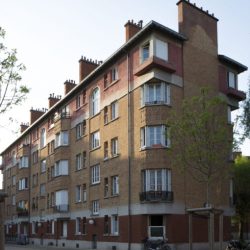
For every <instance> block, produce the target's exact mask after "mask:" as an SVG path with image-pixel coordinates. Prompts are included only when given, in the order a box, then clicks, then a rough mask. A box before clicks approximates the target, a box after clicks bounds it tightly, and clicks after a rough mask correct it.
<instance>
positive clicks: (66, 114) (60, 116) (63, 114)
mask: <svg viewBox="0 0 250 250" xmlns="http://www.w3.org/2000/svg"><path fill="white" fill-rule="evenodd" d="M64 118H67V119H68V118H70V113H69V112H61V113H59V114H56V115H55V117H54V122H57V121H58V120H60V119H64Z"/></svg>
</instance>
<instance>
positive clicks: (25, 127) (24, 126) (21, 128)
mask: <svg viewBox="0 0 250 250" xmlns="http://www.w3.org/2000/svg"><path fill="white" fill-rule="evenodd" d="M28 127H29V124H28V123H21V124H20V132H21V133H23V132H24V131H25V130H26V129H27V128H28Z"/></svg>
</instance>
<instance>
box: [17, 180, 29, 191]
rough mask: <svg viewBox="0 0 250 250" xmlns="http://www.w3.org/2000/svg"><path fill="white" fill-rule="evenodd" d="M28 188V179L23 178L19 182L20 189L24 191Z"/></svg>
mask: <svg viewBox="0 0 250 250" xmlns="http://www.w3.org/2000/svg"><path fill="white" fill-rule="evenodd" d="M27 188H28V178H22V179H20V180H19V182H18V189H19V190H24V189H27Z"/></svg>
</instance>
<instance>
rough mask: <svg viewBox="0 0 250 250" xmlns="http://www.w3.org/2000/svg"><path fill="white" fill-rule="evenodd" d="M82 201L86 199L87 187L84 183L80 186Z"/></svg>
mask: <svg viewBox="0 0 250 250" xmlns="http://www.w3.org/2000/svg"><path fill="white" fill-rule="evenodd" d="M82 201H83V202H86V201H87V187H86V185H85V186H84V185H83V187H82Z"/></svg>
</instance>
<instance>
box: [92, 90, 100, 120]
mask: <svg viewBox="0 0 250 250" xmlns="http://www.w3.org/2000/svg"><path fill="white" fill-rule="evenodd" d="M90 98H91V100H90V103H91V114H92V116H94V115H96V114H98V113H99V112H100V89H99V88H95V89H94V90H93V92H92V95H91V97H90Z"/></svg>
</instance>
